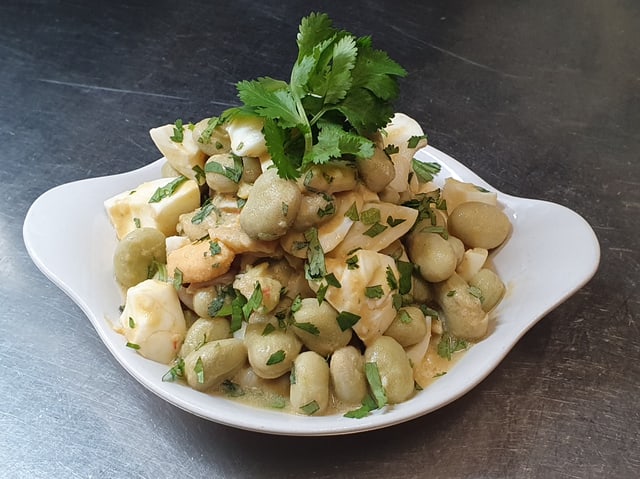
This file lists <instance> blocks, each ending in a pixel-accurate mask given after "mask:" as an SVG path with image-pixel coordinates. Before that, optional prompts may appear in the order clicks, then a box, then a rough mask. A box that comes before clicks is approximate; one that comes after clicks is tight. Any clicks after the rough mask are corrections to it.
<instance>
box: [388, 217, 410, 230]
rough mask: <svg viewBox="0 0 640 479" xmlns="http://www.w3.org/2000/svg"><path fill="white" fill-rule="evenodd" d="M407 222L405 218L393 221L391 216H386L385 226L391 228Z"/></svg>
mask: <svg viewBox="0 0 640 479" xmlns="http://www.w3.org/2000/svg"><path fill="white" fill-rule="evenodd" d="M405 221H407V220H406V219H405V218H398V219H395V218H394V217H393V216H387V224H388V225H389V226H391V227H392V228H393V227H394V226H398V225H399V224H402V223H404V222H405Z"/></svg>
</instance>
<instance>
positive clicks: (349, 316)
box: [336, 311, 360, 331]
mask: <svg viewBox="0 0 640 479" xmlns="http://www.w3.org/2000/svg"><path fill="white" fill-rule="evenodd" d="M336 320H337V321H338V325H339V326H340V329H341V330H342V331H346V330H347V329H349V328H351V327H353V326H354V325H355V324H356V323H357V322H358V321H360V316H358V315H357V314H354V313H350V312H349V311H342V312H340V313H339V314H338V317H337V318H336Z"/></svg>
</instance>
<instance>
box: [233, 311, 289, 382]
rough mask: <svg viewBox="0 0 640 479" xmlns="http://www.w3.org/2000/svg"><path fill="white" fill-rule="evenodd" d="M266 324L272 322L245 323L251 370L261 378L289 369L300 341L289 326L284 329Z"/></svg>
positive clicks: (280, 373) (285, 371)
mask: <svg viewBox="0 0 640 479" xmlns="http://www.w3.org/2000/svg"><path fill="white" fill-rule="evenodd" d="M267 324H272V323H252V324H249V325H247V329H246V331H245V336H244V340H245V344H246V345H247V352H248V356H249V363H250V364H251V367H252V368H253V370H254V371H255V372H256V374H257V375H258V376H260V377H262V378H266V379H273V378H277V377H279V376H282V375H283V374H286V373H287V372H289V371H290V370H291V367H292V366H293V361H294V360H295V359H296V357H297V356H298V354H299V353H300V350H301V349H302V342H301V341H300V340H299V339H298V337H297V336H296V335H295V334H294V333H293V332H292V331H291V329H290V328H289V329H286V330H285V329H281V328H279V327H278V326H274V325H273V324H272V327H268V326H267ZM269 330H270V331H269Z"/></svg>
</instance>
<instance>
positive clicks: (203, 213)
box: [191, 198, 216, 225]
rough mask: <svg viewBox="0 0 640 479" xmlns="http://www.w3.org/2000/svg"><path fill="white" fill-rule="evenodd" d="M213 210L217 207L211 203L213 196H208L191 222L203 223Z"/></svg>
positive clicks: (195, 223)
mask: <svg viewBox="0 0 640 479" xmlns="http://www.w3.org/2000/svg"><path fill="white" fill-rule="evenodd" d="M213 211H216V207H215V205H214V204H213V203H211V198H207V199H206V200H205V202H204V203H202V206H201V207H200V209H198V211H197V212H196V214H194V215H193V216H192V217H191V223H193V224H194V225H199V224H201V223H202V222H203V221H204V220H205V218H206V217H207V216H209V215H210V214H211V213H212V212H213Z"/></svg>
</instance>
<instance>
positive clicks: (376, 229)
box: [362, 223, 388, 238]
mask: <svg viewBox="0 0 640 479" xmlns="http://www.w3.org/2000/svg"><path fill="white" fill-rule="evenodd" d="M387 228H388V226H385V225H383V224H381V223H374V224H373V225H372V226H371V228H369V229H368V230H367V231H365V232H364V233H362V234H363V235H365V236H369V237H370V238H374V237H376V236H378V235H379V234H380V233H382V232H383V231H384V230H386V229H387Z"/></svg>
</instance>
